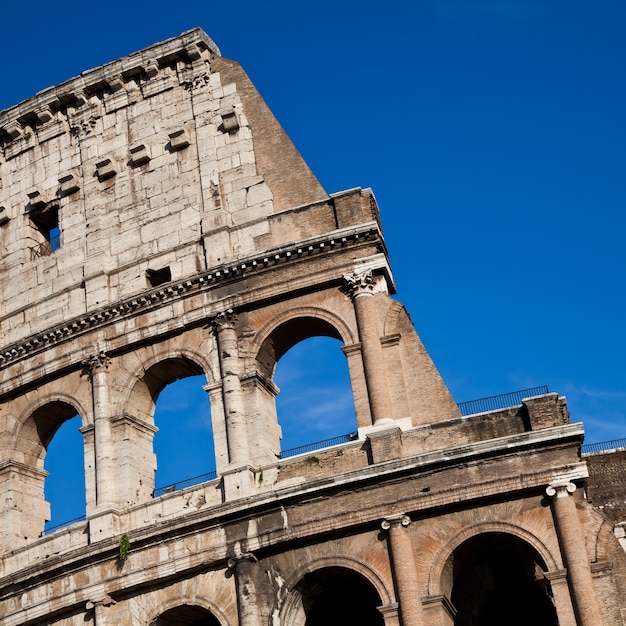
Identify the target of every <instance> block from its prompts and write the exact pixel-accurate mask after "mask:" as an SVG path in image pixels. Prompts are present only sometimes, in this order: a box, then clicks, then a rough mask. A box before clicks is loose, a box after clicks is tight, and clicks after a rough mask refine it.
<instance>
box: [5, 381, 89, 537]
mask: <svg viewBox="0 0 626 626" xmlns="http://www.w3.org/2000/svg"><path fill="white" fill-rule="evenodd" d="M75 415H79V416H80V418H81V420H82V424H83V426H85V425H86V418H85V415H86V410H85V407H84V406H83V404H82V403H81V402H80V401H79V400H78V399H77V398H76V397H75V396H73V395H71V394H66V393H63V392H60V391H52V392H49V393H46V394H44V395H43V397H40V398H38V399H37V400H36V401H35V402H33V403H32V404H30V405H29V406H28V408H27V409H24V410H23V411H22V412H21V414H20V415H19V416H18V418H17V421H16V426H15V431H14V437H13V440H12V448H11V451H10V455H11V458H10V461H9V463H8V464H7V465H6V467H5V470H4V471H5V472H6V478H5V479H4V480H3V484H4V489H5V491H4V494H3V495H4V499H5V501H6V503H7V504H8V505H9V508H8V510H7V511H6V515H5V519H4V522H3V523H4V526H5V529H6V530H5V532H6V534H7V535H9V536H11V537H13V538H15V539H24V540H30V539H34V538H36V537H39V536H40V535H41V533H42V532H43V530H44V527H45V523H46V522H47V521H49V520H50V504H49V503H48V502H46V500H45V495H44V486H45V479H46V477H47V476H48V472H47V471H46V470H45V469H44V460H45V457H46V452H47V450H48V446H49V445H50V442H51V441H52V439H53V438H54V436H55V435H56V433H57V431H58V430H59V428H60V427H61V425H62V424H63V423H64V422H66V421H67V420H69V419H71V418H73V417H74V416H75ZM85 455H86V446H85V448H84V449H83V457H84V458H85V460H86V457H85ZM85 478H86V477H85ZM11 502H13V503H15V504H14V505H11ZM17 503H19V505H18V504H17Z"/></svg>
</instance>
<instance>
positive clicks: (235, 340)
mask: <svg viewBox="0 0 626 626" xmlns="http://www.w3.org/2000/svg"><path fill="white" fill-rule="evenodd" d="M0 246H1V247H0V249H1V251H2V253H1V258H0V273H1V275H2V295H1V297H0V344H1V349H0V372H1V374H0V375H1V379H0V490H1V493H2V496H3V497H2V498H0V515H1V518H2V524H1V526H0V550H1V551H2V560H1V563H0V618H1V619H2V623H3V624H5V625H6V626H17V625H24V624H29V625H34V624H54V625H78V624H85V623H92V624H96V625H97V626H104V625H117V624H133V625H134V624H137V625H165V624H196V625H200V624H211V625H214V626H215V625H217V624H219V625H221V626H237V625H240V626H261V625H268V624H272V625H278V624H284V625H289V626H304V625H305V624H307V626H317V625H318V624H328V623H351V622H358V623H360V624H383V623H384V624H386V625H388V626H396V625H400V624H402V625H404V626H409V625H410V626H421V625H424V626H431V625H432V626H435V625H436V626H444V625H452V624H455V625H457V626H465V625H467V626H469V625H472V626H473V625H481V626H483V625H484V626H488V625H490V624H496V623H508V624H518V623H519V624H522V623H529V622H530V621H531V620H532V621H533V622H534V623H536V624H550V625H551V624H560V625H561V626H573V625H575V624H580V625H585V626H598V625H600V624H604V625H606V626H609V625H611V626H612V625H618V624H620V625H621V624H624V620H626V589H625V588H624V585H625V584H626V576H625V573H626V554H625V553H624V550H623V549H622V547H621V545H620V542H619V540H618V538H617V537H616V535H615V533H614V530H615V529H616V528H618V526H619V522H620V521H624V520H617V519H609V518H607V517H606V516H605V515H604V514H603V513H602V512H600V511H599V510H597V509H595V508H593V507H592V506H590V505H589V503H588V502H587V501H586V499H585V487H586V484H587V483H586V481H587V476H588V470H587V464H586V463H585V461H584V459H583V458H581V455H580V446H581V443H582V439H583V429H582V426H581V424H577V423H570V421H569V416H568V412H567V409H566V406H565V399H564V398H562V397H559V396H558V394H543V395H540V396H536V397H532V398H525V399H524V400H523V401H522V402H521V404H516V405H515V406H512V407H509V408H504V409H500V410H496V411H490V412H484V413H478V414H474V415H469V416H463V415H461V413H460V411H459V408H458V407H457V405H456V404H455V402H454V400H453V399H452V397H451V395H450V393H449V391H448V389H447V387H446V386H445V384H444V382H443V381H442V379H441V377H440V376H439V374H438V372H437V370H436V368H435V366H434V365H433V363H432V361H431V359H430V357H429V356H428V353H427V352H426V350H425V349H424V346H423V345H422V343H421V341H420V339H419V337H418V336H417V334H416V333H415V330H414V328H413V325H412V323H411V320H410V318H409V317H408V314H407V312H406V311H405V309H404V308H403V307H402V305H401V304H399V303H398V302H397V301H396V300H395V299H393V298H392V297H391V296H392V295H393V294H394V292H395V286H394V281H393V277H392V274H391V271H390V268H389V264H388V260H387V253H386V248H385V243H384V239H383V235H382V231H381V226H380V216H379V212H378V207H377V204H376V201H375V199H374V196H373V194H372V192H371V191H370V190H363V189H352V190H349V191H345V192H342V193H337V194H332V195H328V194H327V193H326V192H325V191H324V189H323V188H322V187H321V185H320V184H319V182H318V181H317V180H316V179H315V177H314V175H313V174H312V173H311V171H310V169H309V168H308V167H307V165H306V163H305V162H304V161H303V159H302V158H301V156H300V155H299V153H298V152H297V150H296V149H295V148H294V146H293V145H292V143H291V142H290V140H289V139H288V137H287V136H286V135H285V133H284V131H283V130H282V129H281V127H280V125H279V124H278V122H277V121H276V120H275V118H274V117H273V115H272V114H271V112H270V111H269V109H268V108H267V106H266V105H265V103H264V102H263V100H262V99H261V97H260V96H259V94H258V92H257V91H256V90H255V88H254V86H253V85H252V84H251V82H250V80H249V79H248V77H247V76H246V75H245V73H244V72H243V70H242V69H241V68H240V66H239V65H238V64H237V63H234V62H232V61H229V60H226V59H224V58H223V57H221V55H220V53H219V50H218V49H217V47H216V46H215V44H214V43H213V42H212V41H211V40H210V39H209V38H208V37H207V36H206V35H205V34H204V33H203V32H202V31H200V30H192V31H189V32H187V33H184V34H182V35H181V36H180V37H177V38H174V39H171V40H168V41H166V42H163V43H160V44H157V45H155V46H152V47H150V48H148V49H146V50H143V51H142V52H139V53H136V54H134V55H131V56H129V57H126V58H124V59H121V60H118V61H115V62H113V63H109V64H107V65H105V66H103V67H100V68H97V69H95V70H91V71H88V72H85V73H83V74H81V76H79V77H77V78H74V79H71V80H69V81H67V82H65V83H63V84H61V85H59V86H57V87H55V88H52V89H48V90H45V91H43V92H41V93H39V94H38V95H37V96H35V97H34V98H32V99H31V100H28V101H26V102H23V103H21V104H19V105H17V106H15V107H13V108H11V109H8V110H6V111H3V112H0ZM312 336H330V337H334V338H336V339H339V340H340V341H341V342H342V343H343V351H344V353H345V356H346V359H347V363H348V368H349V372H350V380H351V385H352V391H353V396H354V402H355V409H356V419H357V425H358V436H357V438H355V439H354V440H353V441H349V442H346V443H344V444H341V445H336V446H331V447H328V448H325V449H321V450H316V452H315V455H314V456H311V455H306V454H305V455H300V456H295V457H293V458H291V459H281V458H280V452H281V431H280V427H279V425H278V422H277V417H276V406H275V396H276V393H277V388H276V386H275V384H274V382H273V376H274V369H275V366H276V363H277V362H278V360H279V359H280V358H281V357H282V356H283V355H284V353H285V352H286V351H287V350H288V349H289V348H291V347H292V346H293V345H295V344H296V343H298V342H299V341H301V340H303V339H305V338H308V337H312ZM198 373H202V374H204V376H205V377H206V381H207V384H206V387H205V389H206V391H207V393H208V395H209V398H210V401H211V415H212V421H213V432H214V438H215V456H216V471H217V478H216V479H215V480H212V481H208V482H204V483H201V484H199V485H195V486H192V487H188V488H186V489H183V490H180V491H175V492H172V493H167V494H165V495H163V496H161V497H154V496H153V493H154V469H155V455H154V452H153V447H152V442H153V436H154V432H155V425H154V407H155V401H156V398H157V396H158V394H159V393H160V391H161V390H162V389H163V388H164V387H165V385H167V384H168V383H170V382H172V381H174V380H176V379H179V378H183V377H185V376H189V375H194V374H198ZM75 414H78V415H80V417H81V419H82V428H81V432H82V434H83V437H84V450H85V479H86V500H87V515H86V520H85V521H84V522H79V523H76V524H73V525H71V526H69V527H67V528H64V529H62V530H59V531H57V532H55V533H52V534H49V535H43V530H44V523H45V521H46V520H47V519H48V518H49V505H48V503H46V501H45V500H44V496H43V485H44V480H45V476H46V472H45V470H44V467H43V460H44V458H45V454H46V449H47V446H48V444H49V442H50V441H51V439H52V438H53V437H54V435H55V433H56V431H57V430H58V428H59V426H60V425H61V424H62V423H63V422H64V421H65V420H67V419H69V418H71V417H73V416H74V415H75ZM616 524H617V526H616ZM619 528H621V527H619ZM617 534H618V536H619V533H617ZM126 541H128V544H127V546H128V547H129V550H128V554H125V549H124V550H122V552H121V550H120V546H121V545H124V544H125V543H126Z"/></svg>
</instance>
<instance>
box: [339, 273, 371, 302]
mask: <svg viewBox="0 0 626 626" xmlns="http://www.w3.org/2000/svg"><path fill="white" fill-rule="evenodd" d="M343 280H344V282H345V283H346V288H347V290H348V293H349V294H350V296H351V297H352V298H355V297H356V296H360V295H361V294H364V293H374V287H375V286H376V283H375V281H374V276H373V275H372V270H367V271H365V272H359V273H355V274H344V275H343Z"/></svg>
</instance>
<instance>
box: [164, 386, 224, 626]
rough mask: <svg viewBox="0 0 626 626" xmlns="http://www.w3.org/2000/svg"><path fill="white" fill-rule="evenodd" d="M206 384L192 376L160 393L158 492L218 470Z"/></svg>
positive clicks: (166, 387)
mask: <svg viewBox="0 0 626 626" xmlns="http://www.w3.org/2000/svg"><path fill="white" fill-rule="evenodd" d="M204 385H206V377H205V376H204V375H202V374H201V375H194V376H189V377H186V378H181V379H179V380H176V381H174V382H173V383H170V384H168V385H166V386H165V387H164V388H163V390H162V391H161V392H160V393H159V395H158V398H157V401H156V405H155V411H154V423H155V426H156V427H157V428H158V430H157V432H156V433H155V435H154V452H155V454H156V457H157V467H156V471H155V477H154V484H155V495H161V491H169V490H173V489H175V488H176V485H177V484H178V483H179V482H180V481H185V480H187V479H192V478H199V482H200V481H201V478H200V477H202V476H205V475H206V474H209V473H211V472H214V470H215V448H214V443H213V426H212V423H211V403H210V402H209V397H208V395H207V392H206V391H205V390H204V389H203V386H204ZM207 478H208V477H207ZM172 486H174V487H172ZM185 623H186V622H185Z"/></svg>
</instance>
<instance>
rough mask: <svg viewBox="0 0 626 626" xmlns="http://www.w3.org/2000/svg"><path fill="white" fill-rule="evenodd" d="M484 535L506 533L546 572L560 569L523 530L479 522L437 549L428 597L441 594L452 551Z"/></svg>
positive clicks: (528, 532)
mask: <svg viewBox="0 0 626 626" xmlns="http://www.w3.org/2000/svg"><path fill="white" fill-rule="evenodd" d="M485 533H507V534H510V535H513V536H515V537H517V538H519V539H521V540H522V541H525V542H526V543H528V544H529V545H530V546H532V548H534V550H535V551H536V552H537V554H538V555H539V556H540V557H541V558H542V559H543V561H544V563H545V564H546V567H547V571H555V570H558V569H560V566H559V563H558V561H557V560H556V559H555V557H554V556H553V555H552V552H551V551H550V550H549V548H548V547H547V546H546V544H545V543H543V542H542V541H541V540H540V539H539V538H538V537H537V536H536V535H534V534H533V533H531V532H530V531H528V530H526V529H525V528H523V527H521V526H517V525H516V524H512V523H510V522H480V523H478V524H472V525H471V526H468V527H466V528H464V529H463V530H462V531H460V532H459V533H457V534H456V535H455V536H454V537H453V538H452V539H450V541H448V542H447V543H446V544H445V545H443V546H442V547H441V548H440V549H439V551H438V552H437V554H436V556H435V558H434V560H433V563H432V565H431V567H430V571H429V574H428V595H429V596H435V595H439V594H441V593H442V589H441V579H442V574H443V570H444V568H445V566H446V563H447V562H448V559H449V558H450V556H451V555H452V553H453V552H454V550H455V549H456V548H458V547H459V546H460V545H461V544H462V543H464V542H466V541H467V540H468V539H471V538H472V537H475V536H477V535H482V534H485Z"/></svg>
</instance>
